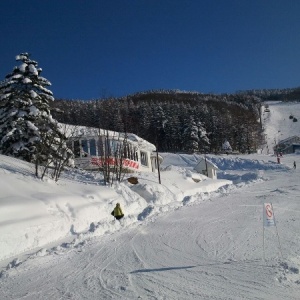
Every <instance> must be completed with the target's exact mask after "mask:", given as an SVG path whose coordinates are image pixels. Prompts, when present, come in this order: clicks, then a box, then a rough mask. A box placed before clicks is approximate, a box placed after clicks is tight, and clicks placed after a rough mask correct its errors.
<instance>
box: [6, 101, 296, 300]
mask: <svg viewBox="0 0 300 300" xmlns="http://www.w3.org/2000/svg"><path fill="white" fill-rule="evenodd" d="M291 105H292V106H293V113H295V112H296V111H297V109H299V108H300V104H298V106H297V105H296V104H291V103H285V104H283V103H277V104H275V103H274V104H272V105H270V114H269V117H268V118H267V120H266V121H265V122H264V126H265V128H266V132H267V133H268V136H267V137H268V141H267V142H268V144H269V145H271V144H272V140H273V139H274V136H273V135H272V133H276V132H278V130H279V129H278V127H276V126H280V130H281V132H283V133H284V132H286V133H287V134H290V135H291V136H292V135H297V134H296V133H295V132H293V130H294V129H295V128H293V127H292V126H295V124H296V125H298V122H292V121H291V122H290V120H289V119H288V120H286V122H282V120H281V117H282V115H283V114H285V113H286V114H289V112H287V110H288V109H289V107H290V106H291ZM282 110H284V113H283V112H281V111H282ZM274 112H276V113H274ZM280 112H281V113H280ZM276 118H278V119H277V121H276V120H274V119H276ZM276 124H277V125H276ZM269 126H274V127H273V128H269ZM289 126H290V129H289V128H288V127H289ZM299 127H300V125H298V134H299V129H300V128H299ZM295 130H296V129H295ZM287 137H288V136H284V137H283V138H287ZM160 154H161V155H162V156H163V158H164V160H163V164H162V166H161V183H162V184H159V183H158V176H157V174H155V173H135V174H130V176H136V177H137V178H138V181H139V182H138V184H136V185H133V184H130V183H129V182H128V181H127V180H124V181H122V182H121V183H120V184H116V185H113V186H103V185H102V184H101V183H100V180H101V177H100V175H99V174H98V173H90V172H86V171H82V170H74V169H70V170H68V171H66V172H65V173H64V174H63V176H62V178H61V179H60V180H59V181H58V182H57V183H55V182H54V181H52V180H51V179H50V178H48V179H46V180H44V181H41V180H39V179H36V178H35V177H34V176H33V174H34V166H33V165H31V164H29V163H26V162H23V161H20V160H17V159H13V158H9V157H7V156H0V177H1V181H0V189H1V196H0V247H1V251H0V266H1V269H0V272H1V273H0V299H236V300H240V299H249V300H250V299H272V300H274V299H275V300H276V299H278V300H281V299H299V285H300V274H299V268H300V251H299V249H300V236H299V226H300V218H299V217H300V215H299V213H300V208H299V199H300V187H299V170H298V169H296V170H294V169H293V168H292V166H293V162H294V161H296V162H298V161H299V158H300V155H296V154H290V155H285V156H284V157H283V158H282V160H281V162H282V164H277V163H276V157H275V156H273V153H272V154H260V153H259V154H250V155H207V158H208V159H209V160H210V161H212V162H213V163H214V164H215V165H216V166H218V168H219V170H218V180H212V179H209V178H206V177H205V176H203V175H201V174H198V173H195V171H194V170H193V168H194V166H195V165H196V164H197V162H198V161H199V159H200V158H203V156H201V155H188V154H171V153H160ZM117 202H119V203H120V204H121V207H122V209H123V211H124V212H125V218H124V219H122V220H121V221H120V222H119V221H115V220H113V219H112V216H111V215H110V212H111V211H112V209H113V207H114V206H115V204H116V203H117ZM266 202H271V203H272V204H273V208H274V215H275V218H276V219H275V220H276V225H277V226H276V227H275V226H273V227H263V204H264V203H266Z"/></svg>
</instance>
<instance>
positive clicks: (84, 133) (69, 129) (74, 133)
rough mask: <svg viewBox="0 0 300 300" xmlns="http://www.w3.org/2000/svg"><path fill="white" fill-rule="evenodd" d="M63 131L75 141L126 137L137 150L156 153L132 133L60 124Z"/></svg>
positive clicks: (151, 145)
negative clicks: (101, 137) (102, 137)
mask: <svg viewBox="0 0 300 300" xmlns="http://www.w3.org/2000/svg"><path fill="white" fill-rule="evenodd" d="M61 126H62V128H63V131H64V132H66V136H67V137H68V138H70V139H76V138H86V139H91V138H95V137H99V136H108V137H109V138H112V139H113V138H114V139H118V138H120V139H125V137H126V135H127V140H128V141H129V142H131V143H133V144H135V145H136V146H137V147H138V148H139V149H141V150H145V151H149V152H152V151H156V147H155V146H154V145H153V144H151V143H150V142H148V141H146V140H144V139H142V138H141V137H139V136H137V135H136V134H133V133H127V134H125V133H124V132H117V131H111V130H106V129H101V128H95V127H86V126H75V125H67V124H61Z"/></svg>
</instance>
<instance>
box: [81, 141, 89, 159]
mask: <svg viewBox="0 0 300 300" xmlns="http://www.w3.org/2000/svg"><path fill="white" fill-rule="evenodd" d="M81 149H82V157H86V156H88V154H89V149H88V141H87V140H82V141H81Z"/></svg>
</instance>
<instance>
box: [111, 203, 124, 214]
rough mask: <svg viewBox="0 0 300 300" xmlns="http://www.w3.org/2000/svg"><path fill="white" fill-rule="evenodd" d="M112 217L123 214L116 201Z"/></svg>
mask: <svg viewBox="0 0 300 300" xmlns="http://www.w3.org/2000/svg"><path fill="white" fill-rule="evenodd" d="M113 214H114V217H120V216H123V212H122V209H121V206H120V204H119V203H117V205H116V207H115V208H114V210H113Z"/></svg>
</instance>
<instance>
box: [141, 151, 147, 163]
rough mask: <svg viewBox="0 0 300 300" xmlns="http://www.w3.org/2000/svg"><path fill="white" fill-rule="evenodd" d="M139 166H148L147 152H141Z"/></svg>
mask: <svg viewBox="0 0 300 300" xmlns="http://www.w3.org/2000/svg"><path fill="white" fill-rule="evenodd" d="M141 164H142V165H143V166H148V157H147V152H142V151H141Z"/></svg>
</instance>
